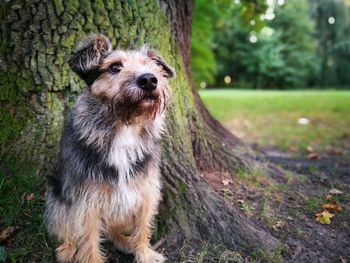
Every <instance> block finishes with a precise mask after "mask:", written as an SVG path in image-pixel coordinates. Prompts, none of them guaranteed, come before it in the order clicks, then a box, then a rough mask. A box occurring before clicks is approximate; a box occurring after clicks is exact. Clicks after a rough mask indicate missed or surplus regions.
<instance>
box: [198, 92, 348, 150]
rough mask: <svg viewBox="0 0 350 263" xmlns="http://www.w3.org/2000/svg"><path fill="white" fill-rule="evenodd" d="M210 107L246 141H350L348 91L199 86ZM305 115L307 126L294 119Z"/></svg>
mask: <svg viewBox="0 0 350 263" xmlns="http://www.w3.org/2000/svg"><path fill="white" fill-rule="evenodd" d="M200 96H201V98H202V99H203V101H204V104H205V105H206V106H207V107H208V109H209V111H210V112H211V113H212V114H213V116H214V117H216V118H217V119H218V120H220V121H221V122H223V124H224V125H225V126H226V127H227V128H228V129H229V130H230V131H232V132H233V133H234V134H235V135H236V136H238V137H240V138H242V139H243V140H244V141H245V142H248V143H257V144H259V145H261V146H264V147H273V148H278V149H280V150H287V149H291V148H296V149H295V150H301V151H304V150H305V149H306V148H307V146H312V147H313V148H314V149H316V150H326V149H327V147H328V148H329V147H336V148H343V147H344V143H346V144H347V146H349V145H350V117H349V116H350V92H349V91H332V90H327V91H318V90H312V91H304V90H296V91H260V90H259V91H253V90H227V89H226V90H220V89H218V90H201V91H200ZM299 118H307V119H308V120H309V124H308V125H301V124H299V123H298V119H299Z"/></svg>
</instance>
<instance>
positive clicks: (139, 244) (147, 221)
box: [129, 200, 165, 263]
mask: <svg viewBox="0 0 350 263" xmlns="http://www.w3.org/2000/svg"><path fill="white" fill-rule="evenodd" d="M156 209H157V206H156V204H154V203H153V202H152V201H150V200H149V201H146V202H145V203H144V206H143V207H142V208H141V210H142V212H141V213H140V215H139V216H138V217H137V219H136V221H135V229H134V231H133V232H132V234H131V236H130V237H129V240H130V245H131V246H133V247H134V249H135V259H136V262H137V263H161V262H164V261H165V257H164V256H163V255H162V254H159V253H157V252H156V251H154V250H153V249H152V248H151V244H150V237H151V223H152V222H151V221H152V218H153V216H154V214H155V212H156Z"/></svg>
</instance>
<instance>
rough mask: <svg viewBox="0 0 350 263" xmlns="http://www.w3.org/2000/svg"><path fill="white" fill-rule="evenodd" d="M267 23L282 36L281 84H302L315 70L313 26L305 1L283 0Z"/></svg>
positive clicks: (304, 83)
mask: <svg viewBox="0 0 350 263" xmlns="http://www.w3.org/2000/svg"><path fill="white" fill-rule="evenodd" d="M269 25H270V26H271V27H272V28H273V29H275V30H276V31H278V32H279V33H280V35H281V37H280V41H281V43H282V44H283V49H282V51H281V53H282V59H283V61H284V67H285V68H284V74H283V76H282V78H280V81H279V83H278V84H279V85H280V87H287V88H290V87H305V86H306V85H307V84H308V83H310V81H311V80H312V79H313V78H314V76H315V75H316V73H317V71H318V65H319V60H318V59H317V56H316V49H317V42H316V40H315V38H314V34H315V27H314V22H313V21H312V19H311V17H310V6H309V4H308V2H307V1H286V2H285V4H284V5H282V6H277V8H276V18H275V19H273V20H272V21H271V22H270V23H269Z"/></svg>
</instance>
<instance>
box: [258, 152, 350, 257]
mask: <svg viewBox="0 0 350 263" xmlns="http://www.w3.org/2000/svg"><path fill="white" fill-rule="evenodd" d="M315 156H316V155H314V159H313V158H311V159H309V158H306V157H305V156H297V157H293V156H288V154H284V153H281V154H278V153H277V154H276V152H271V151H265V157H264V158H265V160H267V161H269V162H271V163H273V164H277V165H279V166H281V167H283V168H284V169H286V170H289V171H292V172H293V173H297V174H301V175H303V176H304V179H303V180H302V182H299V183H296V184H295V185H294V189H293V188H292V189H290V191H289V193H288V194H293V190H294V193H295V197H293V196H288V194H287V197H288V198H287V199H286V200H285V202H286V203H285V204H283V206H282V209H281V211H280V212H279V213H280V214H284V215H286V216H289V217H290V218H293V220H289V221H288V224H287V226H286V228H285V229H284V230H283V231H280V233H279V236H280V237H281V239H282V240H284V241H285V242H286V243H287V244H288V245H289V246H290V247H291V248H292V249H293V250H294V251H291V252H292V253H291V254H290V255H289V257H288V261H289V262H325V263H326V262H327V263H328V262H341V263H343V262H350V209H349V205H350V200H349V197H350V194H349V193H350V158H349V157H345V156H335V155H329V154H325V155H323V156H316V157H317V158H316V157H315ZM311 157H312V156H311ZM296 176H298V175H296ZM332 189H333V191H332ZM336 190H338V191H336ZM337 192H338V194H333V195H332V194H331V193H337ZM298 196H301V197H302V198H298ZM327 198H328V199H330V198H331V200H333V202H336V203H337V204H339V205H340V206H341V208H342V211H341V212H339V213H335V214H336V215H335V217H334V218H332V221H331V224H329V225H326V224H324V225H323V224H320V223H318V222H317V221H316V220H315V214H316V213H317V212H321V211H322V210H323V209H322V205H323V204H325V203H332V202H329V201H331V200H328V201H327V200H325V199H327ZM304 201H306V202H304ZM293 209H297V211H298V213H297V214H296V215H292V214H293V211H294V210H293ZM291 229H294V230H296V232H295V234H296V235H295V234H293V233H292V232H291V231H290V230H291Z"/></svg>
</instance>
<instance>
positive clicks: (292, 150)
mask: <svg viewBox="0 0 350 263" xmlns="http://www.w3.org/2000/svg"><path fill="white" fill-rule="evenodd" d="M297 151H298V148H297V147H295V146H289V147H288V152H292V153H296V152H297Z"/></svg>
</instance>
